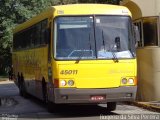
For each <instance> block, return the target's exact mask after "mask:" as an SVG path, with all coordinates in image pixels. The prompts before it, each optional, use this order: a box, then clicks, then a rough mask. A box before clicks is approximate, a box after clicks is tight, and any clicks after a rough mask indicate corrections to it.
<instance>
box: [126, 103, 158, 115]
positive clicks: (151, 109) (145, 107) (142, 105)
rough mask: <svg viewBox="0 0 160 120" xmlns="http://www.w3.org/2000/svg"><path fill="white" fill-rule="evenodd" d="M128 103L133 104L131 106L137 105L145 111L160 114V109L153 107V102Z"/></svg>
mask: <svg viewBox="0 0 160 120" xmlns="http://www.w3.org/2000/svg"><path fill="white" fill-rule="evenodd" d="M128 103H129V104H131V105H135V106H138V107H141V108H143V109H147V110H150V111H153V112H159V113H160V107H157V106H154V105H151V104H152V103H151V102H138V101H135V102H128ZM159 104H160V103H159Z"/></svg>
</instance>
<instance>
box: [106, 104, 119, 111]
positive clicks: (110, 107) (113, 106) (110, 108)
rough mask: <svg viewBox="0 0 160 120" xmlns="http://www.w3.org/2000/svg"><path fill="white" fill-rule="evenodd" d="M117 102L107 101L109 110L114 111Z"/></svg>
mask: <svg viewBox="0 0 160 120" xmlns="http://www.w3.org/2000/svg"><path fill="white" fill-rule="evenodd" d="M116 106H117V103H116V102H108V103H107V111H114V110H115V109H116Z"/></svg>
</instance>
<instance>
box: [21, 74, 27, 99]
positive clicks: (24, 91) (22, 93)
mask: <svg viewBox="0 0 160 120" xmlns="http://www.w3.org/2000/svg"><path fill="white" fill-rule="evenodd" d="M20 81H21V82H20V94H21V96H23V97H24V98H28V93H27V91H26V87H25V81H24V77H23V76H21V78H20Z"/></svg>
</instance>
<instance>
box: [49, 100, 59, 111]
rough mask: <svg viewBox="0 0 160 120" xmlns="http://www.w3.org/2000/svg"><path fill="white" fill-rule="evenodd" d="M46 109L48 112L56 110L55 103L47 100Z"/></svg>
mask: <svg viewBox="0 0 160 120" xmlns="http://www.w3.org/2000/svg"><path fill="white" fill-rule="evenodd" d="M47 110H48V112H50V113H53V112H56V110H57V105H56V104H54V103H53V102H50V101H48V102H47Z"/></svg>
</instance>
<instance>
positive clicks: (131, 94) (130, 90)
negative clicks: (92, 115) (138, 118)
mask: <svg viewBox="0 0 160 120" xmlns="http://www.w3.org/2000/svg"><path fill="white" fill-rule="evenodd" d="M136 92H137V86H127V87H118V88H110V89H76V88H55V89H54V93H55V96H54V103H58V104H63V103H64V104H65V103H93V104H98V103H107V102H118V101H134V100H135V98H136ZM93 97H95V98H97V97H103V99H92V98H93Z"/></svg>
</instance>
